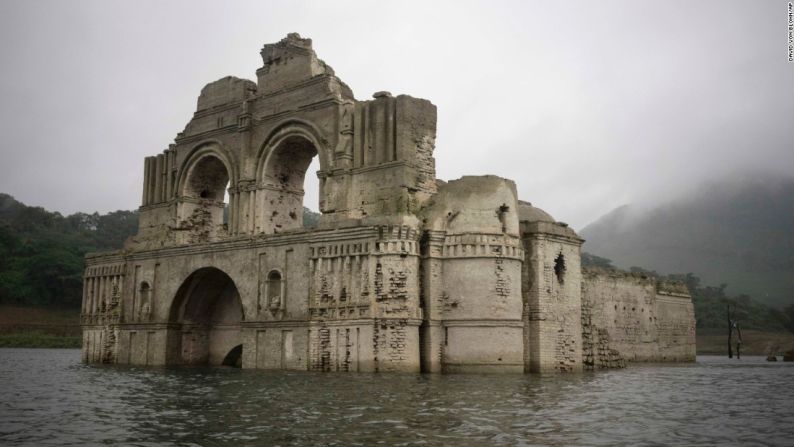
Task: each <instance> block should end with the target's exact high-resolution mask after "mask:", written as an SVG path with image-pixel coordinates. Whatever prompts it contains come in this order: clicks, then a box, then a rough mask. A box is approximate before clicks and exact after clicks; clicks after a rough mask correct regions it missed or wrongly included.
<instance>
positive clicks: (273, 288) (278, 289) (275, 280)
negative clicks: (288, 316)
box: [265, 270, 284, 312]
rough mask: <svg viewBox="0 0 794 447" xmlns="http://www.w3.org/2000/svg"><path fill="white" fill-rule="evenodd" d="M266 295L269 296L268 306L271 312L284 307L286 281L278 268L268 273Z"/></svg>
mask: <svg viewBox="0 0 794 447" xmlns="http://www.w3.org/2000/svg"><path fill="white" fill-rule="evenodd" d="M265 296H267V308H268V310H270V311H271V312H273V311H277V310H279V309H283V308H284V283H283V281H282V278H281V272H279V271H278V270H271V271H270V273H268V274H267V284H266V285H265Z"/></svg>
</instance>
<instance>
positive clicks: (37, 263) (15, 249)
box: [0, 193, 138, 308]
mask: <svg viewBox="0 0 794 447" xmlns="http://www.w3.org/2000/svg"><path fill="white" fill-rule="evenodd" d="M137 230H138V213H137V211H114V212H112V213H108V214H98V213H93V214H86V213H75V214H72V215H70V216H63V215H61V214H60V213H57V212H56V213H52V212H49V211H47V210H45V209H44V208H40V207H31V206H26V205H25V204H23V203H20V202H18V201H16V200H15V199H14V198H13V197H11V196H10V195H8V194H2V193H0V304H5V305H49V306H57V307H72V308H75V307H80V300H81V296H82V287H83V282H82V274H83V266H84V264H83V256H84V255H85V254H86V253H87V252H91V251H98V250H114V249H119V248H121V247H122V245H123V244H124V240H125V239H127V237H129V236H130V235H133V234H135V233H137Z"/></svg>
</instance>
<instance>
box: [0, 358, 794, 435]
mask: <svg viewBox="0 0 794 447" xmlns="http://www.w3.org/2000/svg"><path fill="white" fill-rule="evenodd" d="M79 359H80V352H79V351H78V350H38V349H0V445H46V444H55V445H86V444H110V443H117V444H121V445H210V446H212V445H235V446H238V445H344V446H347V445H374V444H380V445H455V446H465V445H603V446H613V445H671V444H676V445H715V444H721V445H730V444H734V445H794V364H792V363H782V362H778V363H767V362H766V361H764V359H762V358H757V357H756V358H743V359H742V360H740V361H737V360H735V359H734V360H728V359H724V358H717V357H699V358H698V362H697V363H696V364H690V365H686V366H658V365H643V366H632V367H630V368H628V369H625V370H616V371H607V372H600V373H585V374H576V375H555V376H544V377H539V376H535V375H525V376H522V375H515V376H486V375H455V376H434V375H386V374H380V375H372V374H350V373H347V374H333V373H330V374H329V373H324V374H315V373H297V372H294V373H293V372H266V371H248V370H239V369H232V368H192V369H156V368H135V367H107V366H105V367H101V366H88V365H83V364H81V363H80V362H79Z"/></svg>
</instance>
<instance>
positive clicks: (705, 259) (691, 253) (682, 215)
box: [580, 178, 794, 306]
mask: <svg viewBox="0 0 794 447" xmlns="http://www.w3.org/2000/svg"><path fill="white" fill-rule="evenodd" d="M580 234H581V235H582V237H584V238H585V239H586V240H587V242H585V245H584V247H583V250H584V251H587V252H589V253H593V254H595V255H598V256H603V257H606V258H609V259H611V260H612V261H613V262H614V263H615V264H616V265H617V266H619V267H622V268H630V267H632V266H642V267H644V268H648V269H652V270H656V271H658V272H659V273H662V274H670V273H687V272H692V273H694V274H695V275H697V276H699V277H700V278H702V281H703V283H704V284H708V285H715V286H716V285H719V284H723V283H726V284H727V286H728V287H727V289H726V290H727V291H728V292H729V293H731V294H747V295H750V296H752V297H753V298H755V299H757V300H759V301H761V302H764V303H766V304H770V305H774V306H785V305H787V304H791V303H794V178H744V179H738V180H736V179H735V180H730V181H727V180H726V181H723V182H719V183H712V184H710V185H708V186H705V187H703V188H701V189H700V190H699V191H697V192H696V193H694V194H692V195H690V196H689V197H686V198H683V199H679V200H677V201H673V202H671V203H668V204H666V205H663V206H659V207H656V208H654V209H651V210H644V211H643V210H639V209H637V208H636V207H633V206H630V205H627V206H622V207H619V208H616V209H615V210H613V211H611V212H610V213H608V214H606V215H604V216H602V217H601V218H599V219H598V220H596V221H595V222H594V223H592V224H590V225H588V226H587V227H585V228H584V229H583V230H582V231H581V232H580Z"/></svg>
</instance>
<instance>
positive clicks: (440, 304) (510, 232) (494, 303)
mask: <svg viewBox="0 0 794 447" xmlns="http://www.w3.org/2000/svg"><path fill="white" fill-rule="evenodd" d="M516 206H517V199H516V191H515V184H514V183H513V182H511V181H509V180H506V179H503V178H499V177H495V176H481V177H464V178H462V179H458V180H454V181H451V182H449V183H445V184H442V185H441V186H440V188H439V191H438V194H437V195H436V196H434V197H433V198H432V199H431V200H430V202H429V204H428V205H427V207H426V208H425V209H424V211H423V217H424V221H425V228H426V234H425V238H424V247H423V262H424V265H423V273H422V290H423V292H422V293H423V309H424V311H425V315H424V321H423V327H422V334H423V337H424V341H423V346H422V352H423V354H422V355H423V366H424V369H425V370H426V371H433V372H440V371H445V372H521V371H522V370H523V343H522V323H521V261H522V259H523V249H522V247H521V242H520V239H519V238H518V219H517V214H516Z"/></svg>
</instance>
